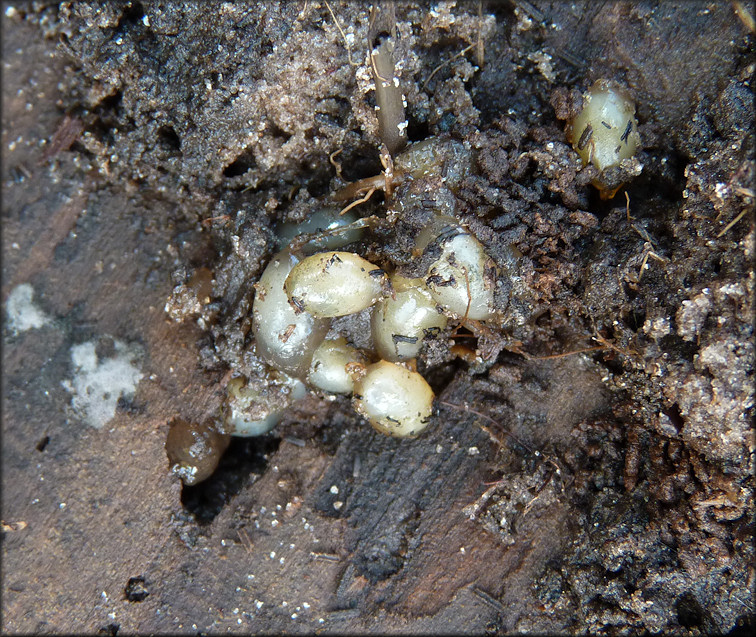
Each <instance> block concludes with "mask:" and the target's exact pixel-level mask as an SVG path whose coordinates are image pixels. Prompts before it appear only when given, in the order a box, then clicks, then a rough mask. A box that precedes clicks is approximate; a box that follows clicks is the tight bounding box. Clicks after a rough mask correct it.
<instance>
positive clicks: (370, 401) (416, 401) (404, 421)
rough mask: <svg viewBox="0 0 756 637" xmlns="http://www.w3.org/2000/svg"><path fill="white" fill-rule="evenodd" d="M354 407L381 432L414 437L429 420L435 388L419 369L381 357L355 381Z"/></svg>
mask: <svg viewBox="0 0 756 637" xmlns="http://www.w3.org/2000/svg"><path fill="white" fill-rule="evenodd" d="M354 408H355V409H356V410H357V412H358V413H359V414H361V415H362V416H364V417H365V418H367V420H368V421H369V422H370V424H371V425H372V426H373V427H374V428H375V429H376V430H378V431H379V432H381V433H382V434H386V435H387V436H394V437H396V438H408V437H413V436H417V435H418V434H419V433H420V432H421V431H423V430H424V429H425V428H426V427H427V426H428V423H429V422H430V417H431V412H432V410H433V390H432V389H431V388H430V385H428V383H427V382H426V381H425V379H424V378H423V377H422V376H421V375H420V374H418V373H417V372H412V371H410V370H408V369H406V368H405V367H402V366H401V365H397V364H396V363H390V362H388V361H380V362H378V363H375V364H373V365H369V366H368V367H367V369H366V370H365V374H364V375H363V376H362V378H359V379H358V380H356V381H355V384H354Z"/></svg>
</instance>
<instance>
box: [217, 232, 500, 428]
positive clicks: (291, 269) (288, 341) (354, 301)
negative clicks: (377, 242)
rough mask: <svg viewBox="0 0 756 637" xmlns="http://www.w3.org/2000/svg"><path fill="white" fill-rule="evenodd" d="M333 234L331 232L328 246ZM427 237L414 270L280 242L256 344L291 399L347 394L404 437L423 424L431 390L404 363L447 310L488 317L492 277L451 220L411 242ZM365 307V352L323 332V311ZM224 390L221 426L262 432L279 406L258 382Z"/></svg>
mask: <svg viewBox="0 0 756 637" xmlns="http://www.w3.org/2000/svg"><path fill="white" fill-rule="evenodd" d="M334 240H335V241H334ZM334 242H335V243H339V240H338V238H337V237H331V241H330V247H334ZM432 242H434V243H436V244H437V245H439V246H440V256H439V257H438V258H437V259H436V260H435V261H434V262H433V263H432V264H431V265H430V267H429V268H428V272H427V274H426V276H425V277H418V278H406V277H403V276H401V275H400V274H398V273H392V274H391V275H389V274H387V273H386V272H385V271H384V270H383V269H381V268H379V267H378V266H376V265H374V264H373V263H370V262H369V261H367V260H366V259H364V258H363V257H361V256H359V255H358V254H355V253H352V252H346V251H337V250H326V251H322V252H316V253H315V254H310V255H308V256H305V255H304V254H297V253H296V251H295V250H293V249H292V248H291V247H285V248H284V249H283V250H281V251H280V252H278V253H277V254H276V255H275V256H274V257H273V258H272V259H271V261H270V263H269V264H268V266H267V267H266V268H265V271H264V272H263V274H262V276H261V278H260V280H259V281H258V282H257V283H256V284H255V290H256V292H255V299H254V303H253V306H252V331H253V334H254V336H255V348H256V350H255V351H256V354H257V355H258V356H259V357H260V358H262V359H263V360H264V361H265V362H266V363H268V364H269V365H271V366H272V367H273V368H274V369H275V370H276V374H277V378H278V382H279V383H281V385H282V386H283V385H285V386H286V390H287V392H288V394H289V395H290V396H291V398H292V399H293V400H296V399H297V398H299V397H302V396H304V395H305V393H306V387H307V386H309V387H311V388H314V389H317V390H321V391H323V392H327V393H331V394H352V397H353V398H352V404H353V406H354V408H355V410H356V411H357V412H358V413H359V414H360V415H362V416H364V417H365V418H366V419H367V420H368V421H369V422H370V424H371V425H373V427H374V428H375V429H377V430H378V431H380V432H381V433H384V434H387V435H390V436H395V437H400V438H403V437H412V436H416V435H418V434H419V433H420V432H421V431H423V430H424V429H425V428H426V427H427V425H428V423H429V421H430V417H431V412H432V408H433V398H434V395H433V391H432V390H431V388H430V386H429V385H428V383H427V382H426V381H425V379H424V378H423V377H422V376H421V375H420V374H419V373H418V372H417V371H415V370H414V369H413V366H412V365H411V364H407V362H408V361H411V360H412V359H414V358H415V357H416V356H417V355H418V353H419V352H420V349H421V347H422V346H423V343H424V342H425V341H426V340H428V339H431V338H433V337H435V336H436V335H437V334H438V333H439V332H440V331H441V330H442V329H444V328H445V327H446V324H447V320H448V316H452V317H457V318H463V317H465V316H467V317H469V318H473V319H486V318H489V317H490V316H491V315H492V313H493V309H492V308H493V288H494V285H495V278H494V277H495V272H494V268H493V263H492V261H491V260H490V258H489V257H488V256H487V255H486V253H485V251H484V249H483V247H482V245H481V244H480V243H479V242H478V240H477V239H476V238H475V237H473V236H472V235H471V234H469V233H468V232H467V231H465V230H464V229H463V228H461V227H460V226H458V225H457V224H456V223H455V222H454V220H452V219H448V218H442V217H438V218H437V219H436V222H435V223H433V224H431V225H430V227H429V228H428V229H427V230H426V231H425V232H424V233H422V234H421V236H419V237H418V238H417V246H418V248H419V249H423V248H424V247H426V246H427V245H428V244H430V243H432ZM367 308H372V314H371V335H372V342H373V351H364V350H359V349H357V348H356V347H354V346H352V345H351V344H349V343H348V342H347V340H346V339H345V338H344V337H343V336H340V337H337V338H326V335H327V334H328V332H329V329H330V327H331V319H333V318H336V317H342V316H348V315H351V314H356V313H358V312H362V311H363V310H365V309H367ZM376 358H377V359H378V360H377V361H375V359H376ZM371 360H373V361H375V362H371ZM227 395H228V399H227V403H226V407H225V412H224V419H223V428H224V430H225V431H226V433H230V434H232V435H237V436H251V435H260V434H262V433H265V432H267V431H269V430H270V429H271V428H272V427H273V426H275V424H276V423H277V422H278V420H279V419H280V417H281V410H278V409H275V408H270V407H267V406H265V402H264V401H262V400H260V388H258V387H254V386H251V385H248V384H247V381H245V380H244V379H243V378H235V379H232V380H231V381H230V382H229V385H228V388H227Z"/></svg>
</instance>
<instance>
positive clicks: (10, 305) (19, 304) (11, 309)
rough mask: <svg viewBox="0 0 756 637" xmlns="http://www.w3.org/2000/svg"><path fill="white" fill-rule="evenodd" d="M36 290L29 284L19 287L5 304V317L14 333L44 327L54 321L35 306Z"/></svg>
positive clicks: (12, 292) (14, 289)
mask: <svg viewBox="0 0 756 637" xmlns="http://www.w3.org/2000/svg"><path fill="white" fill-rule="evenodd" d="M33 298H34V288H33V287H32V286H31V285H29V284H28V283H22V284H21V285H17V286H16V287H15V288H13V290H12V291H11V293H10V294H9V295H8V300H7V301H6V302H5V315H6V317H7V318H8V323H7V325H8V328H9V329H10V330H11V331H12V332H13V333H14V334H18V333H20V332H26V331H27V330H31V329H36V328H40V327H44V326H45V325H47V324H48V323H50V322H51V321H52V319H51V318H50V317H49V316H48V315H47V314H45V313H44V312H43V311H42V310H40V309H39V308H38V307H37V306H36V305H34V302H33V300H32V299H33Z"/></svg>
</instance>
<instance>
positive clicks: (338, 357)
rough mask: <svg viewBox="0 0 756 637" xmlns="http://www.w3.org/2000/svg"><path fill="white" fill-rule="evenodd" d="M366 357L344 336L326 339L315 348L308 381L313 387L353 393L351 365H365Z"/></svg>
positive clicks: (328, 390) (337, 392) (335, 392)
mask: <svg viewBox="0 0 756 637" xmlns="http://www.w3.org/2000/svg"><path fill="white" fill-rule="evenodd" d="M364 363H365V357H364V356H363V355H362V353H361V352H360V351H359V350H358V349H357V348H355V347H352V346H351V345H349V344H348V343H347V341H346V339H345V338H344V337H339V338H337V339H326V340H325V341H323V342H322V343H321V344H320V346H319V347H318V348H317V349H316V350H315V353H314V354H313V356H312V364H311V365H310V375H309V376H308V381H309V383H310V385H312V386H313V387H317V388H318V389H322V390H323V391H327V392H330V393H332V394H351V393H352V392H353V391H354V380H352V376H351V374H350V373H349V371H348V366H350V365H364Z"/></svg>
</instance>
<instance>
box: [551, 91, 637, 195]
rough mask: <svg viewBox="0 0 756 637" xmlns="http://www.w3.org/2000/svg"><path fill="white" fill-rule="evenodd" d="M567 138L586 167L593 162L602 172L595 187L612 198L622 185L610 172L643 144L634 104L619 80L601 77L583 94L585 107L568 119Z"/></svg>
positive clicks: (594, 182)
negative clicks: (614, 80)
mask: <svg viewBox="0 0 756 637" xmlns="http://www.w3.org/2000/svg"><path fill="white" fill-rule="evenodd" d="M566 134H567V139H568V140H569V141H570V143H571V144H572V147H573V148H574V149H575V150H576V151H577V153H578V155H580V159H581V160H582V162H583V165H584V166H587V165H588V164H593V165H594V166H595V167H596V168H598V170H599V171H600V172H601V174H600V175H599V176H598V177H597V178H596V179H595V180H594V181H593V184H594V186H596V187H597V188H598V189H599V190H601V191H602V195H604V196H605V197H607V198H609V197H611V196H613V195H614V193H615V192H616V190H617V189H618V188H619V186H620V185H621V183H620V184H617V183H615V182H616V178H614V177H613V176H612V175H611V174H610V173H609V171H610V170H611V169H615V168H619V166H620V163H621V162H622V160H624V159H630V158H632V157H633V156H634V155H635V153H636V152H637V151H638V148H639V147H640V135H639V134H638V122H637V120H636V119H635V103H634V102H633V100H632V99H631V98H630V96H629V94H628V93H627V91H626V90H625V89H624V88H623V87H622V86H620V85H619V84H618V83H617V82H613V81H609V80H598V81H596V82H594V84H593V85H592V86H591V87H590V88H589V89H588V91H587V92H586V93H585V94H584V95H583V108H582V110H580V112H579V113H578V114H577V115H576V116H575V117H574V118H573V119H572V120H570V121H569V122H568V124H567V129H566Z"/></svg>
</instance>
